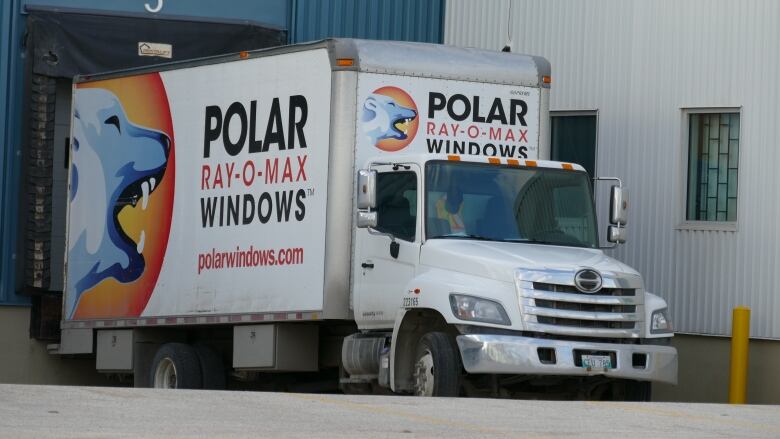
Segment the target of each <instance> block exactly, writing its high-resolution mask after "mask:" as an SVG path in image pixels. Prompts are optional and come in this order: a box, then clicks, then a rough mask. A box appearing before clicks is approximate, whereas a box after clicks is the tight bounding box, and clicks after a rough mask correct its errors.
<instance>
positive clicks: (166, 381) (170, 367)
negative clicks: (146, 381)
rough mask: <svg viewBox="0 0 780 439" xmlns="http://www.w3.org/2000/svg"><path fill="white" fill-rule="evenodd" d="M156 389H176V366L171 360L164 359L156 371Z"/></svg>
mask: <svg viewBox="0 0 780 439" xmlns="http://www.w3.org/2000/svg"><path fill="white" fill-rule="evenodd" d="M154 387H155V388H157V389H175V388H176V365H175V364H174V363H173V361H171V359H170V358H163V359H162V360H161V361H160V362H159V363H158V364H157V369H155V371H154Z"/></svg>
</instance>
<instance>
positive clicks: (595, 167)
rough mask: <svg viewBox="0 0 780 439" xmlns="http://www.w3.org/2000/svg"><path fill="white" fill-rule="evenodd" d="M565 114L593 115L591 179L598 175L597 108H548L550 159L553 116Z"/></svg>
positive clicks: (551, 153)
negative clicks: (593, 136) (593, 133)
mask: <svg viewBox="0 0 780 439" xmlns="http://www.w3.org/2000/svg"><path fill="white" fill-rule="evenodd" d="M567 116H594V117H595V118H596V132H595V139H593V145H594V147H593V175H591V176H590V178H591V180H592V179H594V178H596V177H598V175H599V110H598V108H597V109H593V110H550V116H549V118H550V159H551V160H552V156H553V143H552V131H553V118H555V117H567Z"/></svg>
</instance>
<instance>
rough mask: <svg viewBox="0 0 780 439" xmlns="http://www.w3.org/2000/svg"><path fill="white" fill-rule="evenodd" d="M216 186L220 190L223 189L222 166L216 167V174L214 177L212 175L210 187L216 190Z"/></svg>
mask: <svg viewBox="0 0 780 439" xmlns="http://www.w3.org/2000/svg"><path fill="white" fill-rule="evenodd" d="M217 186H219V188H220V189H223V188H224V187H225V186H224V184H223V182H222V166H217V173H216V175H214V183H213V185H212V187H213V188H214V189H216V188H217Z"/></svg>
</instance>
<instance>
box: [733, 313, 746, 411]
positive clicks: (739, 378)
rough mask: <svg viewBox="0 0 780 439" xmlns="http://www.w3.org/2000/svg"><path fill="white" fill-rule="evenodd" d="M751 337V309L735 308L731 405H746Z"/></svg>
mask: <svg viewBox="0 0 780 439" xmlns="http://www.w3.org/2000/svg"><path fill="white" fill-rule="evenodd" d="M749 337H750V308H748V307H746V306H738V307H736V308H734V313H733V315H732V320H731V374H730V377H729V404H744V403H745V393H746V392H745V388H746V387H747V368H748V338H749Z"/></svg>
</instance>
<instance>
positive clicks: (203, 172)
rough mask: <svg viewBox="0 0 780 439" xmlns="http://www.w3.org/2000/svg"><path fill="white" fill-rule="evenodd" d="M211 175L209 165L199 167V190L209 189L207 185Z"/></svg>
mask: <svg viewBox="0 0 780 439" xmlns="http://www.w3.org/2000/svg"><path fill="white" fill-rule="evenodd" d="M210 177H211V167H210V166H209V165H203V167H202V168H200V190H206V189H211V188H210V187H209V178H210Z"/></svg>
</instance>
